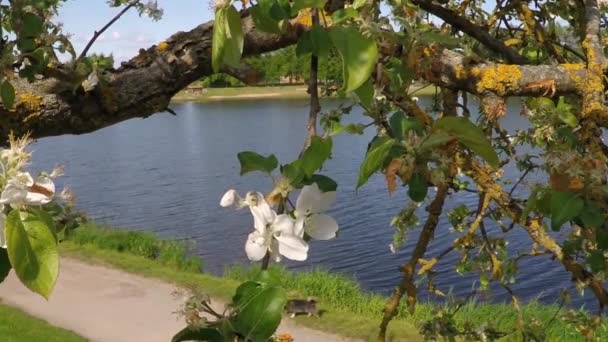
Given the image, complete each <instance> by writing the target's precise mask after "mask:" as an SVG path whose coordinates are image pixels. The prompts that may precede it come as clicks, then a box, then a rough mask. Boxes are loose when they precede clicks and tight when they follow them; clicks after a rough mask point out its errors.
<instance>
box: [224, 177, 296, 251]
mask: <svg viewBox="0 0 608 342" xmlns="http://www.w3.org/2000/svg"><path fill="white" fill-rule="evenodd" d="M220 205H221V206H223V207H228V206H231V205H235V206H236V207H237V208H242V207H245V206H248V207H249V210H250V211H251V215H253V222H254V224H253V225H254V229H255V230H254V231H253V233H251V234H249V236H248V238H247V242H246V243H245V253H247V257H248V258H249V260H252V261H259V260H262V259H263V258H264V256H265V255H266V253H268V252H270V255H271V257H272V259H273V260H275V261H277V262H278V261H280V260H281V255H282V256H284V257H286V258H287V259H291V260H297V261H303V260H306V258H307V257H308V244H307V243H306V241H304V240H303V239H302V237H301V236H298V235H297V234H296V233H295V220H294V219H293V218H292V217H291V216H289V215H286V214H280V215H279V214H277V213H276V212H275V211H274V210H273V209H272V208H271V207H270V205H269V204H268V202H266V199H265V198H264V195H262V194H261V193H259V192H248V193H247V196H245V198H241V197H239V195H238V194H237V192H236V191H235V190H233V189H230V190H228V191H227V192H226V193H225V194H224V196H222V199H221V200H220Z"/></svg>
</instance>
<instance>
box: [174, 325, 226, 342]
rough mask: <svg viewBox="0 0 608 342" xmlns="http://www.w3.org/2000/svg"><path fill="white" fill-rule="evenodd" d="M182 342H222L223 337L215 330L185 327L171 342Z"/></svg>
mask: <svg viewBox="0 0 608 342" xmlns="http://www.w3.org/2000/svg"><path fill="white" fill-rule="evenodd" d="M182 341H207V342H223V341H224V337H223V336H222V334H221V333H220V332H219V330H217V329H215V328H199V329H196V328H191V327H185V328H184V329H182V330H181V331H180V332H178V333H177V334H175V336H173V338H172V339H171V342H182Z"/></svg>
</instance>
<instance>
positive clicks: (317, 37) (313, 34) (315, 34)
mask: <svg viewBox="0 0 608 342" xmlns="http://www.w3.org/2000/svg"><path fill="white" fill-rule="evenodd" d="M310 38H311V42H312V53H313V54H314V55H315V56H317V57H319V58H323V57H327V56H329V50H330V49H331V40H330V39H329V34H327V31H326V30H325V29H324V28H323V27H321V25H314V26H313V27H312V29H311V30H310Z"/></svg>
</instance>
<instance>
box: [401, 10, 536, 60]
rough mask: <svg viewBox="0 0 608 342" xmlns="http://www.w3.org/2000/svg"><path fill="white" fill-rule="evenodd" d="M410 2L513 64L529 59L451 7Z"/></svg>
mask: <svg viewBox="0 0 608 342" xmlns="http://www.w3.org/2000/svg"><path fill="white" fill-rule="evenodd" d="M412 3H413V4H414V5H418V6H420V8H422V9H423V10H425V11H427V12H429V13H432V14H434V15H436V16H437V17H439V18H441V19H442V20H443V21H445V22H447V23H449V24H450V25H452V27H454V28H456V29H458V30H460V31H462V32H464V33H466V34H468V35H469V36H471V37H473V38H475V39H476V40H477V41H478V42H480V43H481V44H483V45H484V46H486V47H487V48H488V49H490V50H492V51H494V52H496V53H498V54H501V55H502V56H504V57H505V59H506V60H507V61H509V62H511V63H514V64H529V63H530V60H529V59H528V58H526V57H525V56H522V55H520V54H519V53H517V51H515V50H514V49H512V48H510V47H508V46H506V45H505V43H504V42H503V41H501V40H499V39H496V38H494V37H492V36H491V35H490V33H488V31H486V30H484V29H483V28H482V27H479V26H477V25H475V24H474V23H472V22H470V21H469V20H467V19H466V18H464V17H462V16H459V15H458V14H457V13H455V12H454V11H452V10H451V9H448V8H446V7H443V6H441V5H437V4H435V3H433V2H431V1H423V0H412Z"/></svg>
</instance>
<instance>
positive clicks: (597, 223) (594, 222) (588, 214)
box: [580, 202, 604, 229]
mask: <svg viewBox="0 0 608 342" xmlns="http://www.w3.org/2000/svg"><path fill="white" fill-rule="evenodd" d="M580 219H581V221H583V224H584V225H585V227H587V228H589V227H592V228H595V229H598V228H600V227H601V226H602V224H604V217H603V216H602V212H601V210H600V209H599V208H598V207H597V206H596V205H595V204H593V203H591V202H587V203H585V206H584V207H583V210H582V211H581V214H580Z"/></svg>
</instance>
